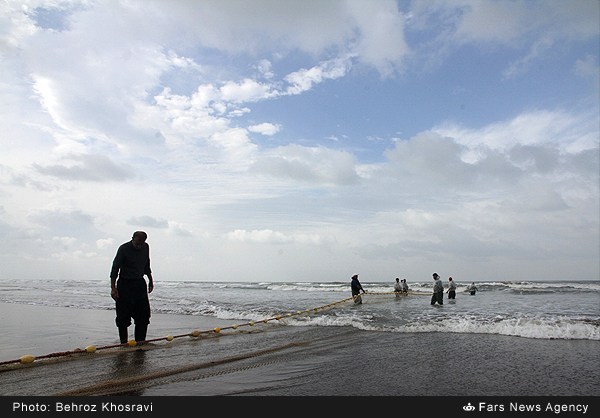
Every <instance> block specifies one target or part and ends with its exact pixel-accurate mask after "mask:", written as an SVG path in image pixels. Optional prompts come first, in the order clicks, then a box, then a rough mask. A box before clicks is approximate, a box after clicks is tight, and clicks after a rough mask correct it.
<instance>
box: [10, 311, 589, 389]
mask: <svg viewBox="0 0 600 418" xmlns="http://www.w3.org/2000/svg"><path fill="white" fill-rule="evenodd" d="M0 312H1V314H2V317H3V318H7V320H6V321H5V324H16V325H13V326H12V328H10V329H7V328H6V325H4V329H3V335H4V336H5V338H3V342H2V349H1V350H0V354H1V358H0V360H3V361H6V360H10V359H13V358H17V359H18V358H19V357H20V356H21V355H24V354H32V355H36V356H39V355H42V354H48V353H52V352H61V351H66V350H73V349H74V348H84V347H85V346H87V345H90V344H94V345H97V346H101V345H102V344H107V345H110V344H116V343H118V341H117V335H116V327H114V322H113V321H114V316H113V315H114V314H113V312H112V311H98V310H76V309H69V308H54V307H40V306H29V305H17V304H0ZM17 318H19V321H17V320H16V319H17ZM231 323H232V322H230V321H223V320H215V319H214V318H207V317H198V316H186V315H160V314H154V315H153V317H152V322H151V325H150V329H149V338H157V337H159V336H166V335H178V334H185V333H189V332H191V331H193V330H195V329H198V330H211V329H213V328H214V327H216V326H221V327H223V326H226V325H228V324H231ZM599 348H600V343H599V342H597V341H589V340H571V341H568V340H542V339H539V340H536V339H528V338H519V337H510V336H499V335H485V334H442V333H412V334H411V333H382V332H370V331H361V330H357V329H355V328H352V327H318V326H311V327H294V326H286V325H284V324H282V323H274V324H257V325H255V326H254V327H251V328H245V329H244V330H241V329H237V330H226V331H223V332H221V333H219V334H216V333H212V334H205V335H202V336H200V337H198V338H196V337H191V336H186V337H182V338H176V339H174V340H173V341H166V340H161V341H156V342H152V343H148V344H145V345H142V346H141V347H131V348H124V347H118V348H111V349H107V350H98V351H96V352H94V353H79V354H72V355H67V356H63V357H58V358H51V359H47V360H38V361H35V362H33V363H31V364H11V365H7V366H3V367H2V368H1V370H0V394H1V395H3V396H38V395H40V396H87V395H93V396H97V395H111V396H115V395H140V396H215V395H247V396H250V395H254V396H597V395H598V394H599V393H600V383H599V381H598V376H599V375H600V362H599V361H598V353H599Z"/></svg>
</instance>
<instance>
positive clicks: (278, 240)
mask: <svg viewBox="0 0 600 418" xmlns="http://www.w3.org/2000/svg"><path fill="white" fill-rule="evenodd" d="M227 239H229V240H231V241H239V242H253V243H259V244H291V243H299V244H312V245H318V244H320V243H321V241H322V239H321V237H319V235H317V234H285V233H283V232H278V231H273V230H270V229H262V230H252V231H246V230H243V229H236V230H235V231H231V232H229V233H227Z"/></svg>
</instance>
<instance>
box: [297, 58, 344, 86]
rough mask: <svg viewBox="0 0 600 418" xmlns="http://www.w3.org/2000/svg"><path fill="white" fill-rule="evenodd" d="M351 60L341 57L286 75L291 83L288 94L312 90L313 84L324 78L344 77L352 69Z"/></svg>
mask: <svg viewBox="0 0 600 418" xmlns="http://www.w3.org/2000/svg"><path fill="white" fill-rule="evenodd" d="M350 67H351V60H350V57H348V58H340V59H335V60H330V61H325V62H322V63H320V64H319V65H318V66H315V67H312V68H309V69H301V70H298V71H295V72H293V73H290V74H288V75H287V76H285V81H287V82H288V83H289V84H291V85H290V86H289V87H288V88H287V89H286V94H292V95H294V94H300V93H302V92H305V91H307V90H310V89H311V88H312V87H313V85H315V84H319V83H321V82H323V81H324V80H333V79H336V78H340V77H343V76H344V75H346V73H347V72H348V71H349V70H350Z"/></svg>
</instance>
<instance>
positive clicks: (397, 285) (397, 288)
mask: <svg viewBox="0 0 600 418" xmlns="http://www.w3.org/2000/svg"><path fill="white" fill-rule="evenodd" d="M400 292H402V283H401V282H400V278H399V277H396V283H394V293H395V294H396V297H398V296H400Z"/></svg>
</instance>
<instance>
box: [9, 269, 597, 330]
mask: <svg viewBox="0 0 600 418" xmlns="http://www.w3.org/2000/svg"><path fill="white" fill-rule="evenodd" d="M408 284H409V286H410V293H409V294H408V295H407V296H402V297H396V296H395V295H394V294H393V282H391V281H390V283H381V282H379V283H368V282H364V283H362V285H363V287H364V288H365V290H367V294H365V295H363V303H362V304H360V305H355V304H354V303H352V301H351V300H348V299H349V298H350V280H348V282H327V283H315V282H301V283H285V282H280V283H277V282H193V281H162V282H161V281H157V282H156V283H155V289H154V292H153V293H151V294H150V303H151V307H152V312H153V313H162V314H167V315H168V314H174V315H175V314H176V315H189V316H190V317H193V316H203V317H206V316H208V317H214V318H219V319H226V320H231V321H234V322H235V323H239V324H240V325H241V324H244V323H248V322H249V321H261V320H264V319H269V318H274V317H277V316H280V317H282V319H281V321H283V322H284V323H286V324H288V325H290V326H319V327H347V326H350V327H356V328H359V329H362V330H367V331H368V330H372V331H382V332H389V333H425V332H440V333H463V334H497V335H507V336H518V337H524V338H530V339H558V340H596V341H598V340H600V281H563V282H556V281H552V282H543V281H526V282H525V281H501V282H476V285H477V287H478V292H477V294H476V295H474V296H471V295H470V294H469V293H468V292H467V291H466V288H467V285H468V284H470V283H460V282H458V289H457V294H456V299H455V300H454V301H450V300H448V299H447V294H446V293H445V294H444V305H443V306H439V305H435V306H432V305H431V304H430V300H431V289H432V287H433V281H431V282H414V283H410V282H409V283H408ZM0 302H4V303H12V304H26V305H41V306H53V307H66V308H73V309H81V310H86V309H100V310H113V309H114V302H113V300H112V299H111V297H110V283H109V281H108V280H80V281H63V280H44V281H31V280H10V281H9V280H4V281H1V282H0ZM335 302H340V303H335ZM322 307H325V308H322ZM317 308H322V309H317Z"/></svg>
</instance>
